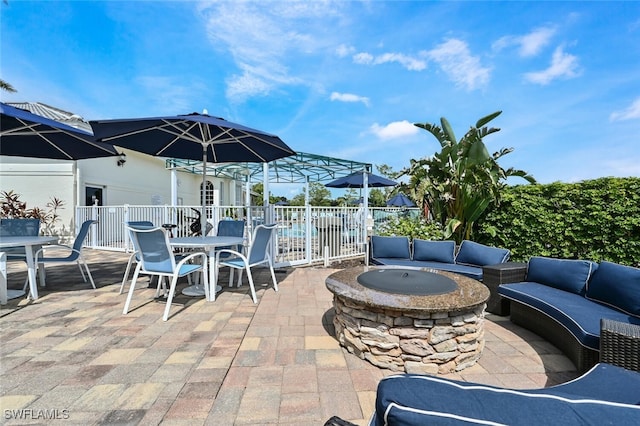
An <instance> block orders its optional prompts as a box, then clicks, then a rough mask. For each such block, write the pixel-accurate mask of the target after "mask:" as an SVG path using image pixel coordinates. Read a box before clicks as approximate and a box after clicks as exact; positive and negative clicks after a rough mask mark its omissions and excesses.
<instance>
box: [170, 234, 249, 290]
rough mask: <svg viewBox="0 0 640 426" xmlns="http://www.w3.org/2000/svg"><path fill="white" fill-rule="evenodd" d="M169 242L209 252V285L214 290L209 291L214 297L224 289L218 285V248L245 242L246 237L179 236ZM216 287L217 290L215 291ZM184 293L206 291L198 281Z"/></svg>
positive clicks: (172, 244) (174, 245) (175, 245)
mask: <svg viewBox="0 0 640 426" xmlns="http://www.w3.org/2000/svg"><path fill="white" fill-rule="evenodd" d="M169 243H170V244H171V246H173V247H181V248H191V249H203V250H204V251H206V252H207V254H208V256H209V287H210V288H211V290H212V291H210V292H209V295H210V296H209V297H211V298H212V299H213V298H214V297H215V293H217V292H219V291H220V290H222V287H221V286H219V285H217V283H216V281H217V276H218V274H217V272H218V265H216V249H219V248H221V247H228V246H238V245H242V244H244V238H243V237H223V236H210V237H179V238H171V239H169ZM214 286H215V287H214ZM214 289H215V291H213V290H214ZM182 294H184V295H186V296H204V295H205V291H204V287H203V286H202V285H200V284H199V283H198V284H194V285H191V286H189V287H187V288H185V289H184V290H182Z"/></svg>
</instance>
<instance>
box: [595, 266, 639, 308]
mask: <svg viewBox="0 0 640 426" xmlns="http://www.w3.org/2000/svg"><path fill="white" fill-rule="evenodd" d="M586 297H587V298H588V299H591V300H595V301H596V302H600V303H604V304H606V305H609V306H611V307H614V308H616V309H619V310H621V311H623V312H626V313H627V314H629V315H633V316H635V317H640V269H638V268H633V267H631V266H624V265H619V264H617V263H611V262H601V263H600V265H599V266H598V269H597V270H596V272H594V274H593V276H592V277H591V280H589V282H588V283H587V293H586Z"/></svg>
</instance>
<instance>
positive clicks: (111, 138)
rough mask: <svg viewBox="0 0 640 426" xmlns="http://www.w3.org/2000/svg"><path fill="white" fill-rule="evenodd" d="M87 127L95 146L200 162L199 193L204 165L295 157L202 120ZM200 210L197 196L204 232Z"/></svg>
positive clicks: (241, 130) (235, 127) (229, 126)
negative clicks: (99, 143) (96, 142)
mask: <svg viewBox="0 0 640 426" xmlns="http://www.w3.org/2000/svg"><path fill="white" fill-rule="evenodd" d="M89 124H91V127H92V128H93V133H94V135H95V136H96V138H97V140H99V141H103V142H109V143H113V144H115V145H117V146H120V147H123V148H128V149H131V150H134V151H138V152H142V153H145V154H150V155H153V156H157V157H166V158H181V159H187V160H202V163H203V173H202V183H203V188H204V187H206V179H207V163H232V162H247V163H268V162H269V161H273V160H276V159H278V158H282V157H288V156H290V155H293V154H295V152H294V151H293V150H292V149H291V148H289V147H288V146H287V144H285V143H284V142H283V141H282V140H281V139H280V138H279V137H278V136H276V135H272V134H269V133H266V132H263V131H261V130H256V129H252V128H250V127H247V126H244V125H242V124H238V123H233V122H231V121H227V120H225V119H223V118H218V117H212V116H210V115H207V114H198V113H192V114H186V115H174V116H165V117H148V118H125V119H116V120H95V121H90V122H89ZM205 205H206V198H205V191H202V224H201V228H200V229H206V226H205V225H206V215H205ZM202 235H203V236H204V232H202Z"/></svg>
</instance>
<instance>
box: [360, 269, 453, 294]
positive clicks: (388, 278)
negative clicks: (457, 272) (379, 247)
mask: <svg viewBox="0 0 640 426" xmlns="http://www.w3.org/2000/svg"><path fill="white" fill-rule="evenodd" d="M357 279H358V283H359V284H362V285H363V286H364V287H367V288H368V289H371V290H378V291H383V292H387V293H397V294H410V295H414V296H433V295H436V294H445V293H450V292H452V291H454V290H456V289H457V288H458V284H456V282H455V281H454V280H452V279H451V278H449V277H446V276H444V275H442V274H436V273H434V272H427V271H422V270H419V269H417V270H416V269H374V270H373V271H368V272H363V273H362V274H360V275H358V278H357Z"/></svg>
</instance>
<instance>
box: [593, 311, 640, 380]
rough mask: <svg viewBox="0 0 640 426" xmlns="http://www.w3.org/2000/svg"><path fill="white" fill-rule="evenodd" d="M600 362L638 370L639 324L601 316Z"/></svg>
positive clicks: (639, 365) (639, 357) (639, 358)
mask: <svg viewBox="0 0 640 426" xmlns="http://www.w3.org/2000/svg"><path fill="white" fill-rule="evenodd" d="M600 362H605V363H607V364H613V365H617V366H619V367H623V368H626V369H628V370H633V371H640V325H634V324H628V323H624V322H619V321H613V320H610V319H606V318H602V319H601V320H600Z"/></svg>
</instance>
